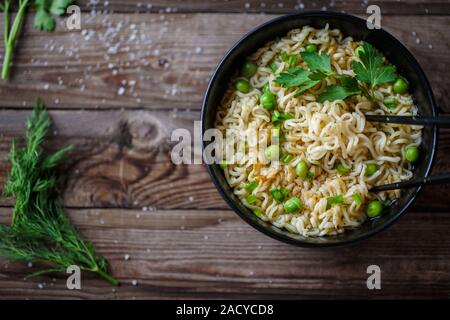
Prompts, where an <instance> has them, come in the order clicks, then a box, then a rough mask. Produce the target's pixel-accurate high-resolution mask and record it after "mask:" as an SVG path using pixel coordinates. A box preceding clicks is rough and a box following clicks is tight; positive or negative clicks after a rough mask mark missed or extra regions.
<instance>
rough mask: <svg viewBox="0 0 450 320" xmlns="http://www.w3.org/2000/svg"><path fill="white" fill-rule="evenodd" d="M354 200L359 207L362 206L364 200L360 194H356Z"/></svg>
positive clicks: (353, 196)
mask: <svg viewBox="0 0 450 320" xmlns="http://www.w3.org/2000/svg"><path fill="white" fill-rule="evenodd" d="M352 199H353V201H355V203H356V205H357V206H360V205H361V204H362V198H361V195H360V194H359V193H355V194H354V195H352Z"/></svg>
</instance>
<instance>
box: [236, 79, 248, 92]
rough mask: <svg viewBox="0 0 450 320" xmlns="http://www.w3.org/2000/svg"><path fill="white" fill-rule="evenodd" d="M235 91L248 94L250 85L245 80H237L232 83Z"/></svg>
mask: <svg viewBox="0 0 450 320" xmlns="http://www.w3.org/2000/svg"><path fill="white" fill-rule="evenodd" d="M234 86H235V88H236V90H237V91H239V92H242V93H248V92H249V91H250V83H249V82H248V81H247V80H244V79H239V80H237V81H236V82H235V83H234Z"/></svg>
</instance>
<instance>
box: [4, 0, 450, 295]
mask: <svg viewBox="0 0 450 320" xmlns="http://www.w3.org/2000/svg"><path fill="white" fill-rule="evenodd" d="M96 2H98V1H89V0H84V1H78V4H80V5H81V7H82V10H83V12H84V13H83V22H82V28H83V30H82V31H67V30H66V29H65V27H64V25H63V22H62V21H60V23H59V25H58V28H57V30H56V31H55V32H54V33H43V32H37V31H35V30H33V28H32V19H31V18H29V19H28V20H27V24H26V27H25V30H24V33H23V36H22V38H21V40H20V44H19V46H18V48H17V51H16V52H17V53H16V55H15V57H14V62H15V64H14V67H13V69H12V74H13V78H12V79H11V81H9V82H7V83H5V82H1V83H0V96H1V102H0V105H1V109H0V185H3V183H4V181H5V178H6V175H7V172H8V170H9V165H8V160H7V153H8V150H9V147H10V143H11V140H12V139H13V138H14V137H18V136H21V135H22V134H23V132H24V122H25V119H26V117H27V116H28V115H29V113H30V110H31V108H32V106H33V104H34V101H35V99H36V97H37V96H40V97H42V98H43V100H44V101H45V102H46V104H47V106H48V107H49V108H50V109H51V114H52V116H53V117H54V120H55V126H54V132H53V136H52V137H51V138H50V142H49V144H48V147H49V148H56V147H59V146H62V145H66V144H69V143H70V144H74V145H75V146H76V152H74V153H73V155H72V157H71V158H70V159H69V161H67V163H66V164H65V168H64V169H65V170H67V174H68V175H69V181H68V185H67V188H66V190H65V196H64V198H65V204H66V206H67V207H68V208H69V210H68V211H69V213H70V215H71V217H72V218H73V221H74V223H75V224H76V225H77V226H78V227H79V229H80V230H81V231H82V233H83V234H84V235H85V236H86V237H87V238H89V239H92V240H93V241H94V243H95V244H96V245H97V247H98V249H99V251H100V252H101V253H102V254H104V255H105V256H106V257H107V258H108V259H109V261H110V262H111V270H112V273H113V274H114V275H115V276H116V277H118V278H119V279H120V280H121V282H122V285H121V286H120V287H117V288H113V287H111V286H110V285H109V284H108V283H106V282H105V281H102V280H99V279H97V278H95V277H91V276H88V275H84V276H83V279H82V290H80V291H69V290H67V289H66V285H65V276H64V275H54V277H52V276H50V277H42V278H36V279H31V280H26V281H25V280H23V278H24V275H25V274H26V273H28V272H31V271H34V270H36V266H29V265H27V263H8V262H6V261H4V260H0V298H3V299H10V298H20V299H23V298H32V299H33V298H99V299H110V298H111V299H112V298H121V299H122V298H125V299H132V298H137V299H140V298H199V299H204V298H244V299H245V298H270V299H278V298H344V297H347V298H449V297H450V295H449V294H450V206H449V205H450V197H449V191H448V190H449V189H448V188H449V187H448V186H432V187H431V186H430V187H426V188H425V190H424V192H423V193H422V194H421V196H420V197H419V199H418V200H417V202H416V204H415V205H414V207H413V208H412V209H411V210H410V211H409V212H408V213H407V214H406V215H405V216H404V217H403V218H401V219H400V220H399V221H398V223H396V224H395V225H393V226H392V227H391V228H389V229H388V230H386V231H385V232H383V233H382V234H380V235H377V236H375V237H374V238H372V239H370V240H367V241H364V242H362V243H360V244H356V245H354V246H351V247H347V248H338V249H326V250H311V249H301V248H296V247H292V246H290V245H287V244H283V243H279V242H277V241H275V240H272V239H270V238H268V237H266V236H264V235H262V234H260V233H259V232H257V231H255V230H253V229H252V228H251V227H249V226H248V225H246V224H245V223H244V222H243V221H242V220H241V219H240V218H238V217H237V216H236V214H234V213H233V212H232V211H231V210H230V209H229V208H228V207H227V205H226V204H225V203H224V201H223V200H222V199H221V197H220V196H219V194H218V193H217V192H216V191H215V189H214V187H213V184H212V183H211V181H210V179H209V176H208V174H207V172H206V170H205V167H204V166H202V165H191V166H175V165H173V164H172V163H171V162H170V154H169V152H170V148H171V144H170V141H169V140H170V133H171V131H172V129H174V128H179V127H184V128H188V129H189V130H191V131H192V130H193V120H198V119H199V109H200V103H201V98H202V95H203V93H204V90H205V88H206V85H207V81H208V78H209V76H210V75H211V73H212V71H213V69H214V67H215V66H216V64H217V63H218V61H219V59H220V58H221V57H222V56H223V55H224V53H225V52H226V50H227V49H228V48H229V47H230V46H231V45H232V44H233V43H234V42H235V41H236V40H237V39H239V38H240V37H241V36H242V35H243V34H244V33H245V32H247V31H249V30H250V29H252V28H253V27H255V26H257V25H259V24H261V23H263V22H265V21H267V20H269V19H271V18H273V17H275V16H276V15H278V14H286V13H293V12H301V11H305V10H333V11H345V12H348V13H352V14H356V15H360V16H365V8H366V7H367V5H368V4H378V5H379V6H380V7H381V10H382V14H383V20H382V26H383V27H384V28H385V29H387V30H388V31H389V32H391V33H392V34H393V35H395V36H396V37H397V38H399V39H400V40H401V41H402V42H403V43H404V44H405V45H406V46H407V47H408V48H409V49H410V50H411V51H412V53H413V54H414V55H415V56H416V58H417V59H418V60H419V62H420V63H421V64H422V66H423V68H424V70H425V72H426V74H427V76H428V78H429V79H430V81H431V83H432V86H433V90H434V93H435V95H436V99H437V101H438V104H439V106H440V107H441V111H442V112H449V111H450V106H449V104H448V100H449V85H450V81H449V76H448V72H449V69H448V65H449V62H450V57H449V54H448V52H449V49H450V48H449V43H450V41H449V40H450V36H449V24H450V16H449V15H450V3H449V1H448V0H434V1H421V0H401V1H396V0H382V1H375V2H374V1H370V2H368V1H365V2H364V1H356V0H347V1H330V0H328V1H314V2H311V1H303V2H301V1H264V2H262V1H250V0H249V1H231V0H229V1H200V0H199V1H197V0H191V1H176V0H171V1H151V5H150V4H149V1H144V0H128V1H115V0H110V1H99V2H98V4H96V5H95V3H96ZM0 22H1V23H2V24H3V16H1V15H0ZM2 36H3V35H0V41H1V43H3V38H2ZM1 52H3V48H2V49H1ZM449 151H450V131H448V130H447V131H445V130H442V131H441V140H440V146H439V154H438V161H437V163H436V167H435V170H434V173H436V172H449V171H450V157H449ZM12 203H13V200H12V199H7V198H0V222H2V223H8V222H9V219H10V214H11V205H12ZM127 255H128V256H129V259H128V260H127V259H125V256H127ZM370 264H377V265H379V266H380V267H381V269H382V290H379V291H369V290H368V289H367V288H366V278H367V274H366V268H367V266H368V265H370ZM133 284H135V285H133Z"/></svg>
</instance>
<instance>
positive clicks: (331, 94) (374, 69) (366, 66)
mask: <svg viewBox="0 0 450 320" xmlns="http://www.w3.org/2000/svg"><path fill="white" fill-rule="evenodd" d="M361 48H362V50H360V51H359V60H357V61H353V63H352V68H353V71H354V73H355V77H351V76H347V75H342V74H338V73H336V72H335V71H334V70H333V69H332V66H331V57H330V56H328V55H327V54H325V53H324V52H321V53H320V54H319V53H316V52H301V53H300V55H301V57H302V59H303V60H304V61H305V62H306V64H307V65H308V68H309V70H305V69H303V68H291V69H288V70H287V72H284V73H281V74H280V75H279V76H278V77H277V78H276V79H275V82H276V83H278V84H280V85H281V86H283V87H285V88H293V87H297V91H296V93H297V94H300V93H302V92H304V91H306V90H308V89H310V88H312V87H314V86H315V85H317V84H318V83H320V82H321V81H322V80H324V79H326V78H337V79H338V84H335V85H331V86H328V87H327V88H326V89H325V91H324V92H322V93H321V94H320V95H319V97H318V98H317V101H318V102H324V101H327V100H328V101H335V100H343V99H346V98H348V97H351V96H354V95H364V96H365V97H367V98H368V99H369V100H372V101H373V100H375V98H374V90H375V88H376V86H378V85H380V84H384V83H388V82H391V81H394V80H395V79H396V77H397V75H396V69H395V67H394V66H393V65H391V64H388V63H385V62H384V58H383V55H382V54H381V53H380V52H379V51H378V50H377V49H375V48H374V47H373V46H372V45H370V44H369V43H367V42H363V44H362V47H361Z"/></svg>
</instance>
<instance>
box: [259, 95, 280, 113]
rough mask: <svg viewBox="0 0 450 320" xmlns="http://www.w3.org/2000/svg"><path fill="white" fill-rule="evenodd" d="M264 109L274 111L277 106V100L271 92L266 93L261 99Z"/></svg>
mask: <svg viewBox="0 0 450 320" xmlns="http://www.w3.org/2000/svg"><path fill="white" fill-rule="evenodd" d="M259 101H260V102H261V105H262V106H263V108H264V109H267V110H272V109H273V107H275V105H276V104H277V98H276V97H275V95H274V94H273V93H271V92H264V93H263V94H262V95H261V98H260V99H259Z"/></svg>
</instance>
